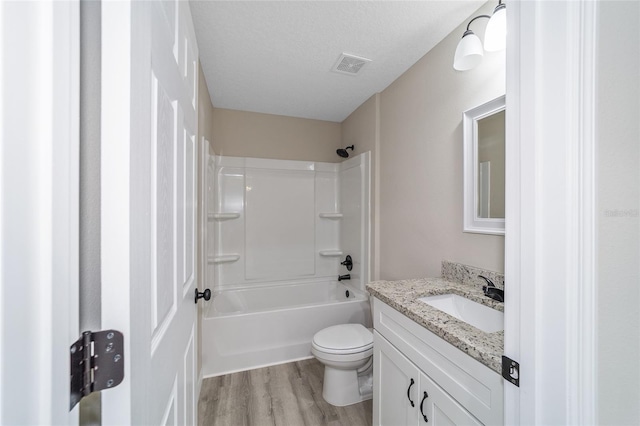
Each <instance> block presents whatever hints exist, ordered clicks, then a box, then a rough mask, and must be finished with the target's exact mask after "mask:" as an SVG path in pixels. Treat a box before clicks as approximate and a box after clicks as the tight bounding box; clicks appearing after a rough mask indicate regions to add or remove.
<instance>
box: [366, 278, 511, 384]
mask: <svg viewBox="0 0 640 426" xmlns="http://www.w3.org/2000/svg"><path fill="white" fill-rule="evenodd" d="M367 290H368V291H369V293H370V294H371V295H372V296H374V297H376V298H378V299H380V300H381V301H382V302H384V303H386V304H387V305H389V306H391V307H392V308H394V309H396V310H397V311H399V312H401V313H402V314H404V315H405V316H407V317H409V318H410V319H412V320H413V321H415V322H417V323H418V324H420V325H421V326H423V327H425V328H426V329H427V330H429V331H431V332H432V333H434V334H436V335H438V336H440V337H441V338H443V339H444V340H446V341H447V342H449V343H451V344H452V345H453V346H455V347H456V348H458V349H460V350H461V351H462V352H465V353H466V354H468V355H469V356H471V357H472V358H474V359H476V360H477V361H479V362H481V363H482V364H484V365H486V366H487V367H489V368H491V369H492V370H494V371H496V372H497V373H498V374H501V373H502V354H503V348H504V331H498V332H495V333H486V332H484V331H482V330H479V329H477V328H475V327H473V326H471V325H469V324H467V323H465V322H463V321H460V320H458V319H457V318H454V317H452V316H451V315H449V314H446V313H444V312H442V311H440V310H439V309H436V308H434V307H432V306H429V305H427V304H426V303H423V302H420V301H418V300H417V299H418V298H420V297H425V296H435V295H441V294H451V293H453V294H457V295H460V296H463V297H466V298H467V299H471V300H473V301H474V302H478V303H482V304H483V305H487V306H489V307H491V308H494V309H497V310H499V311H504V303H501V302H497V301H495V300H493V299H489V298H488V297H486V296H485V295H484V294H483V293H482V290H481V288H479V287H477V286H472V285H468V284H460V283H457V282H453V281H448V280H446V279H443V278H421V279H411V280H401V281H374V282H371V283H369V284H367Z"/></svg>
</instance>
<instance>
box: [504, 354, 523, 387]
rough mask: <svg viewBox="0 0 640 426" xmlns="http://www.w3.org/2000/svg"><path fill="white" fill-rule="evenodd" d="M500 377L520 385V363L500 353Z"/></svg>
mask: <svg viewBox="0 0 640 426" xmlns="http://www.w3.org/2000/svg"><path fill="white" fill-rule="evenodd" d="M502 377H504V378H505V379H507V380H508V381H510V382H511V383H513V384H514V385H516V386H518V387H520V364H518V363H517V362H516V361H514V360H512V359H511V358H509V357H508V356H504V355H502Z"/></svg>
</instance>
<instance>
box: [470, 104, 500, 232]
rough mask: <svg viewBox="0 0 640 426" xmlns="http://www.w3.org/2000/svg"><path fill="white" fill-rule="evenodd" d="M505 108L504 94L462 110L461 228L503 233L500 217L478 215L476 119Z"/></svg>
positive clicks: (471, 230)
mask: <svg viewBox="0 0 640 426" xmlns="http://www.w3.org/2000/svg"><path fill="white" fill-rule="evenodd" d="M503 110H506V105H505V95H502V96H499V97H497V98H495V99H493V100H491V101H489V102H486V103H484V104H482V105H479V106H477V107H475V108H471V109H469V110H467V111H465V112H464V113H462V126H463V158H464V160H463V170H464V226H463V232H472V233H476V234H491V235H504V222H505V220H504V219H498V218H481V217H478V184H477V180H476V177H477V176H478V168H479V167H478V120H481V119H483V118H485V117H488V116H491V115H493V114H495V113H498V112H500V111H503Z"/></svg>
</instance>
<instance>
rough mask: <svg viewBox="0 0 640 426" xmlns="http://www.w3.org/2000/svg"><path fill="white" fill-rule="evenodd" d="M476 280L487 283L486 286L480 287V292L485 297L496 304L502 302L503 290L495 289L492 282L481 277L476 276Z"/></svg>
mask: <svg viewBox="0 0 640 426" xmlns="http://www.w3.org/2000/svg"><path fill="white" fill-rule="evenodd" d="M478 278H482V279H483V280H485V281H486V282H487V285H484V286H482V292H483V293H484V295H485V296H487V297H489V298H491V299H493V300H497V301H498V302H504V290H502V289H499V288H498V287H496V285H495V284H494V283H493V281H491V280H490V279H489V278H487V277H485V276H483V275H478Z"/></svg>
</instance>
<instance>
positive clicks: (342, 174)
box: [202, 153, 371, 377]
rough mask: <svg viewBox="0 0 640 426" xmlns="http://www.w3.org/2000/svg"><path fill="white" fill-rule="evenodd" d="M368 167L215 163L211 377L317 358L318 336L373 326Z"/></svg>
mask: <svg viewBox="0 0 640 426" xmlns="http://www.w3.org/2000/svg"><path fill="white" fill-rule="evenodd" d="M369 161H370V160H369V153H364V154H361V155H358V156H356V157H353V158H351V159H349V160H346V161H344V162H342V163H314V162H306V161H288V160H267V159H256V158H239V157H221V156H215V157H214V156H212V157H210V161H209V167H208V168H207V175H208V176H207V184H208V189H207V196H206V197H207V205H208V209H209V212H208V226H207V232H206V235H207V247H208V267H207V273H206V279H207V281H208V282H209V286H210V287H211V288H212V289H213V294H214V296H213V298H212V300H211V301H209V302H207V303H206V304H205V307H204V309H203V313H204V318H203V320H202V370H203V375H204V377H213V376H218V375H221V374H227V373H231V372H235V371H242V370H248V369H252V368H257V367H262V366H267V365H273V364H280V363H283V362H289V361H294V360H299V359H305V358H311V357H312V354H311V340H312V338H313V335H314V334H315V333H316V332H318V331H319V330H321V329H323V328H326V327H328V326H332V325H337V324H346V323H354V324H355V323H358V324H363V325H365V326H366V327H370V326H371V315H370V308H369V300H368V297H367V296H366V292H365V291H364V285H365V284H366V283H367V282H368V278H369ZM347 255H350V256H351V258H352V260H353V268H352V269H351V270H350V271H347V269H346V267H345V266H344V265H342V264H341V263H342V262H344V261H345V259H346V256H347ZM347 274H348V275H349V277H350V279H347V280H343V281H341V282H338V276H339V275H347Z"/></svg>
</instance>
